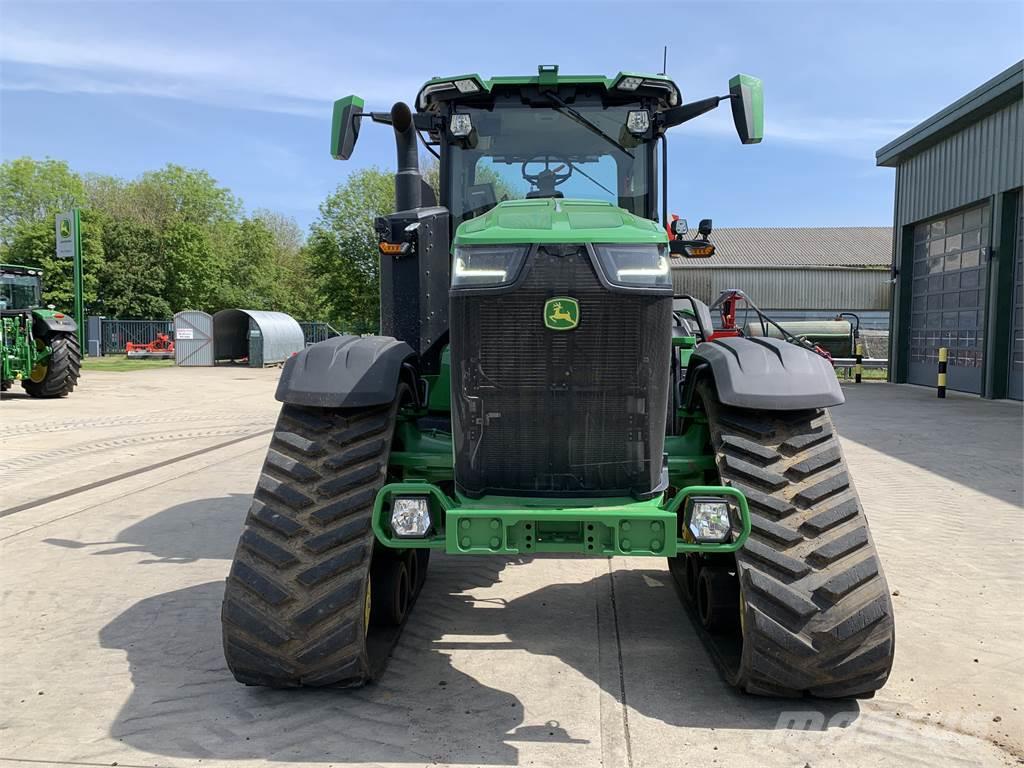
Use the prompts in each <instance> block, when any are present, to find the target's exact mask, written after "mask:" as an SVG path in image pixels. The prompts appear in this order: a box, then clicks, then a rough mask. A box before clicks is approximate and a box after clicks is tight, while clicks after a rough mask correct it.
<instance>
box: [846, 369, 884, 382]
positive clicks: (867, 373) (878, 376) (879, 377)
mask: <svg viewBox="0 0 1024 768" xmlns="http://www.w3.org/2000/svg"><path fill="white" fill-rule="evenodd" d="M887 373H888V371H887V370H886V369H885V368H865V369H864V375H863V376H862V379H863V380H864V381H885V379H886V375H887ZM836 376H838V377H839V380H840V381H853V368H852V366H851V368H850V375H849V377H847V376H846V368H845V367H844V368H836Z"/></svg>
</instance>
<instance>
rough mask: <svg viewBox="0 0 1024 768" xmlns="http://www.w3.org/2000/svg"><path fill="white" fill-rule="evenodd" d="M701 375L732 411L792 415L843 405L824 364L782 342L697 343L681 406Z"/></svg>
mask: <svg viewBox="0 0 1024 768" xmlns="http://www.w3.org/2000/svg"><path fill="white" fill-rule="evenodd" d="M702 373H709V374H710V375H711V377H712V379H713V380H714V385H715V391H716V392H717V393H718V400H719V401H720V402H722V403H724V404H725V405H732V406H735V407H737V408H751V409H756V410H759V411H796V410H802V409H805V408H829V407H831V406H833V405H842V404H843V403H844V402H846V398H845V396H844V395H843V390H842V388H841V387H840V386H839V380H838V379H837V378H836V373H835V370H834V369H833V368H832V364H831V363H829V361H828V360H826V359H825V358H823V357H822V356H821V355H818V354H816V353H814V352H812V351H810V350H809V349H804V348H803V347H798V346H797V345H796V344H790V343H789V342H787V341H782V340H781V339H772V338H766V337H763V336H749V337H743V336H736V337H725V338H721V339H715V340H714V341H709V342H705V343H703V344H698V345H697V348H696V349H694V351H693V355H692V356H691V357H690V365H689V370H688V373H687V376H686V383H687V390H688V392H687V397H686V398H685V400H684V402H692V400H691V399H690V398H691V397H692V394H693V391H694V387H696V384H697V379H698V378H699V377H700V375H702Z"/></svg>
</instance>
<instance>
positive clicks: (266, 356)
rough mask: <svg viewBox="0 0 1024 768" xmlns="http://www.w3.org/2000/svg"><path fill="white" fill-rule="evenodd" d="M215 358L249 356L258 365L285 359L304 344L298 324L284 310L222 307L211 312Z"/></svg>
mask: <svg viewBox="0 0 1024 768" xmlns="http://www.w3.org/2000/svg"><path fill="white" fill-rule="evenodd" d="M213 335H214V357H215V359H216V360H240V359H243V358H248V359H249V365H251V366H254V367H262V366H264V365H273V364H275V363H281V362H284V361H285V360H287V359H288V358H289V357H290V356H291V355H293V354H294V353H295V352H298V351H300V350H302V349H304V348H305V346H306V341H305V337H304V336H303V333H302V327H301V326H300V325H299V324H298V322H297V321H296V320H295V318H293V317H292V316H291V315H288V314H285V313H284V312H266V311H262V310H257V309H222V310H221V311H220V312H218V313H217V314H215V315H214V316H213Z"/></svg>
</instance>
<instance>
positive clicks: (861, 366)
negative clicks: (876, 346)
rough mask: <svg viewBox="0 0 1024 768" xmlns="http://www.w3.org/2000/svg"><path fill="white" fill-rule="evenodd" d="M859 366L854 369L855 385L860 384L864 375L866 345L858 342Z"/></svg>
mask: <svg viewBox="0 0 1024 768" xmlns="http://www.w3.org/2000/svg"><path fill="white" fill-rule="evenodd" d="M856 351H857V356H856V361H857V364H856V365H855V366H854V367H853V382H854V384H860V380H861V377H862V376H863V374H864V345H863V344H861V343H860V342H859V341H858V342H857V349H856Z"/></svg>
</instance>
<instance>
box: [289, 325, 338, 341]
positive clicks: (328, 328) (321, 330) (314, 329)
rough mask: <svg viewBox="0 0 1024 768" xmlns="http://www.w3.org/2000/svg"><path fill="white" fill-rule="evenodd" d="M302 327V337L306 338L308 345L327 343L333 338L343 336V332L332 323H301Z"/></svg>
mask: <svg viewBox="0 0 1024 768" xmlns="http://www.w3.org/2000/svg"><path fill="white" fill-rule="evenodd" d="M299 325H300V326H301V327H302V335H303V336H304V337H305V338H306V344H316V343H317V342H318V341H326V340H327V339H329V338H331V337H333V336H341V335H342V334H341V332H340V331H338V330H337V329H336V328H334V327H333V326H332V325H331V324H330V323H322V322H315V323H299Z"/></svg>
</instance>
